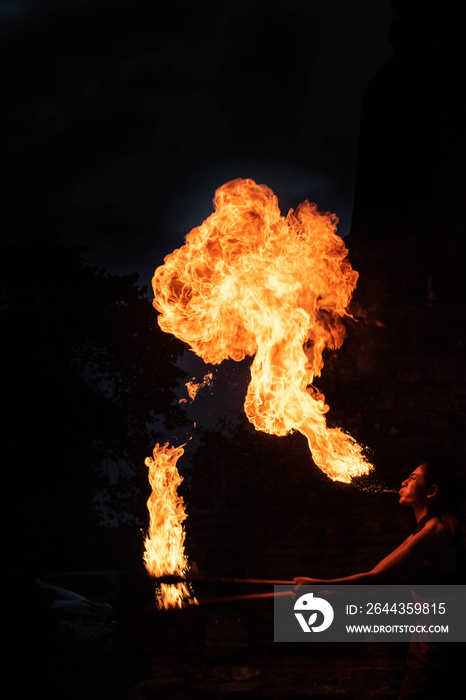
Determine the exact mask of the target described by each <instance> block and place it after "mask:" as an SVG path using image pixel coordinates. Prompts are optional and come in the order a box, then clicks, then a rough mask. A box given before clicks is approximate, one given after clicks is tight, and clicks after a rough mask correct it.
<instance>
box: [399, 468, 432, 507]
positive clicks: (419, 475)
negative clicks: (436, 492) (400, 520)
mask: <svg viewBox="0 0 466 700" xmlns="http://www.w3.org/2000/svg"><path fill="white" fill-rule="evenodd" d="M428 490H429V489H428V487H427V483H426V480H425V477H424V465H422V464H421V465H420V466H419V467H417V468H416V469H415V470H414V471H413V472H412V473H411V474H410V475H409V476H408V478H407V479H405V480H404V481H403V483H402V484H401V488H400V491H399V494H400V501H399V502H400V503H402V504H403V505H407V506H413V505H420V504H422V503H426V502H427V493H428Z"/></svg>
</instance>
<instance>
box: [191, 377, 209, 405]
mask: <svg viewBox="0 0 466 700" xmlns="http://www.w3.org/2000/svg"><path fill="white" fill-rule="evenodd" d="M212 381H213V377H212V372H209V373H208V374H205V375H204V379H203V381H202V382H196V381H195V378H194V377H193V378H192V379H191V381H190V382H186V384H185V386H186V388H187V390H188V394H189V398H190V399H191V403H192V402H193V401H194V399H195V398H196V396H197V395H198V393H199V390H200V389H203V388H204V387H205V386H212Z"/></svg>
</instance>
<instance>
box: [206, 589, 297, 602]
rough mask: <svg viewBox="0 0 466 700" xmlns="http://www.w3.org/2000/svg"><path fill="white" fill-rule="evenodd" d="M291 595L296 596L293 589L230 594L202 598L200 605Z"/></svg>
mask: <svg viewBox="0 0 466 700" xmlns="http://www.w3.org/2000/svg"><path fill="white" fill-rule="evenodd" d="M283 596H290V597H293V598H294V597H295V594H294V592H293V591H281V592H280V593H245V594H244V595H230V596H225V597H223V598H201V599H200V600H198V603H199V605H212V604H215V603H230V602H233V601H235V600H264V599H265V598H275V597H283Z"/></svg>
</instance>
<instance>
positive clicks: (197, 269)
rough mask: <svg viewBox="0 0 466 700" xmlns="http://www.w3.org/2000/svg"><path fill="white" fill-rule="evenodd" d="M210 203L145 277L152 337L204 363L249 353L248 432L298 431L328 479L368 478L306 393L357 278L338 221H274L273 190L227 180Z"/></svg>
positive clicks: (359, 454) (301, 215) (321, 216)
mask: <svg viewBox="0 0 466 700" xmlns="http://www.w3.org/2000/svg"><path fill="white" fill-rule="evenodd" d="M213 202H214V208H215V212H214V213H213V214H212V215H211V216H210V217H209V218H208V219H206V221H204V222H203V223H202V224H201V225H200V226H198V227H197V228H194V229H193V230H192V231H191V232H190V233H189V234H188V235H187V236H186V239H185V245H183V246H182V247H181V248H179V249H177V250H175V251H174V252H173V253H171V254H170V255H168V256H167V257H166V258H165V261H164V264H163V265H162V266H160V267H158V268H157V269H156V271H155V273H154V277H153V280H152V286H153V290H154V297H155V298H154V302H153V303H154V306H155V308H156V309H157V310H158V311H160V315H159V317H158V322H159V325H160V327H161V329H162V330H164V331H165V332H167V333H172V334H174V335H175V336H177V337H178V338H179V339H181V340H182V341H184V342H185V343H187V344H188V345H189V346H190V348H191V349H192V350H193V351H194V352H195V353H196V354H197V355H199V356H200V357H201V358H203V360H204V361H205V362H208V363H212V364H218V363H220V362H222V360H224V359H227V358H231V359H233V360H237V361H239V360H242V359H243V358H244V357H246V356H253V358H254V359H253V362H252V365H251V382H250V384H249V387H248V391H247V395H246V400H245V404H244V407H245V411H246V414H247V416H248V418H249V420H250V421H251V422H252V423H253V425H254V426H255V427H256V428H257V429H258V430H262V431H264V432H267V433H272V434H275V435H286V434H287V433H289V432H291V431H296V430H297V431H299V432H301V433H302V434H304V435H305V436H306V437H307V439H308V442H309V447H310V450H311V452H312V457H313V460H314V462H315V463H316V464H317V465H318V466H319V467H320V469H322V471H323V472H325V474H327V475H328V476H329V477H331V478H332V479H335V480H339V481H343V482H349V481H351V479H352V478H353V477H354V476H356V475H362V474H366V473H368V472H369V471H370V469H371V468H372V465H371V464H370V463H369V462H368V461H367V459H366V458H365V456H364V454H363V449H362V448H361V446H360V445H359V444H358V443H357V442H356V441H355V440H354V439H353V438H352V437H351V436H350V435H348V434H347V433H345V432H343V431H341V430H340V429H339V428H329V427H328V426H327V423H326V417H325V414H326V413H327V411H328V406H327V405H326V403H325V398H324V396H323V395H322V394H321V393H320V392H318V391H317V390H316V389H315V388H314V387H313V386H312V382H313V381H314V378H315V377H316V376H320V373H321V370H322V368H323V365H324V362H323V358H322V355H323V351H324V350H325V349H326V348H330V349H336V348H339V347H340V346H341V344H342V343H343V340H344V337H345V328H344V325H343V322H342V319H343V318H344V317H345V316H347V315H348V312H347V308H348V305H349V302H350V300H351V297H352V294H353V291H354V289H355V287H356V283H357V279H358V273H357V272H356V271H355V270H353V268H352V267H351V264H350V263H349V261H348V260H347V259H346V258H347V252H348V251H347V249H346V248H345V245H344V243H343V240H342V239H341V238H340V237H339V236H338V235H337V233H336V228H337V222H338V220H337V218H336V217H335V216H334V215H332V214H328V213H322V212H320V211H319V210H318V209H317V207H316V205H314V204H310V203H309V202H307V201H306V202H304V203H303V204H301V205H300V206H299V207H298V208H297V209H296V211H293V210H290V212H289V213H288V215H287V216H286V217H283V216H281V214H280V210H279V208H278V202H277V198H276V196H275V195H274V193H273V192H272V191H271V190H270V189H269V188H268V187H266V186H265V185H257V184H256V183H255V182H254V181H252V180H250V179H237V180H233V181H231V182H228V183H226V184H225V185H223V186H222V187H220V188H219V189H218V190H217V191H216V193H215V197H214V200H213Z"/></svg>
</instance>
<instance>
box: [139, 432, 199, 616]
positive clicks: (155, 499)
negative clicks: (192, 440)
mask: <svg viewBox="0 0 466 700" xmlns="http://www.w3.org/2000/svg"><path fill="white" fill-rule="evenodd" d="M183 453H184V449H183V447H170V446H169V445H168V443H166V444H165V445H164V446H163V447H160V446H159V444H157V445H156V446H155V447H154V450H153V458H151V457H147V458H146V460H145V464H146V466H147V467H148V468H149V482H150V485H151V487H152V493H151V495H150V497H149V500H148V501H147V507H148V510H149V517H150V521H149V532H148V535H147V536H146V538H145V541H144V546H145V551H144V557H143V558H144V564H145V567H146V569H147V571H148V572H149V574H150V575H151V576H154V577H156V578H159V577H162V576H167V575H169V576H170V575H171V576H185V574H186V572H187V571H188V570H189V566H188V560H187V557H186V554H185V551H184V541H185V531H184V527H183V522H184V520H185V519H186V517H187V515H186V512H185V505H184V501H183V498H182V497H181V496H180V495H179V494H178V487H179V485H180V484H181V482H182V481H183V477H182V476H180V474H179V472H178V469H177V466H176V464H177V461H178V459H179V458H180V457H181V455H182V454H183ZM188 602H189V603H197V601H196V599H193V598H192V596H191V592H190V590H189V588H188V585H187V584H186V583H184V582H180V583H174V584H168V583H161V584H160V585H159V586H158V587H157V590H156V604H157V607H158V608H159V609H163V608H165V609H167V608H176V607H178V608H181V607H183V606H184V605H185V604H186V603H188Z"/></svg>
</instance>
